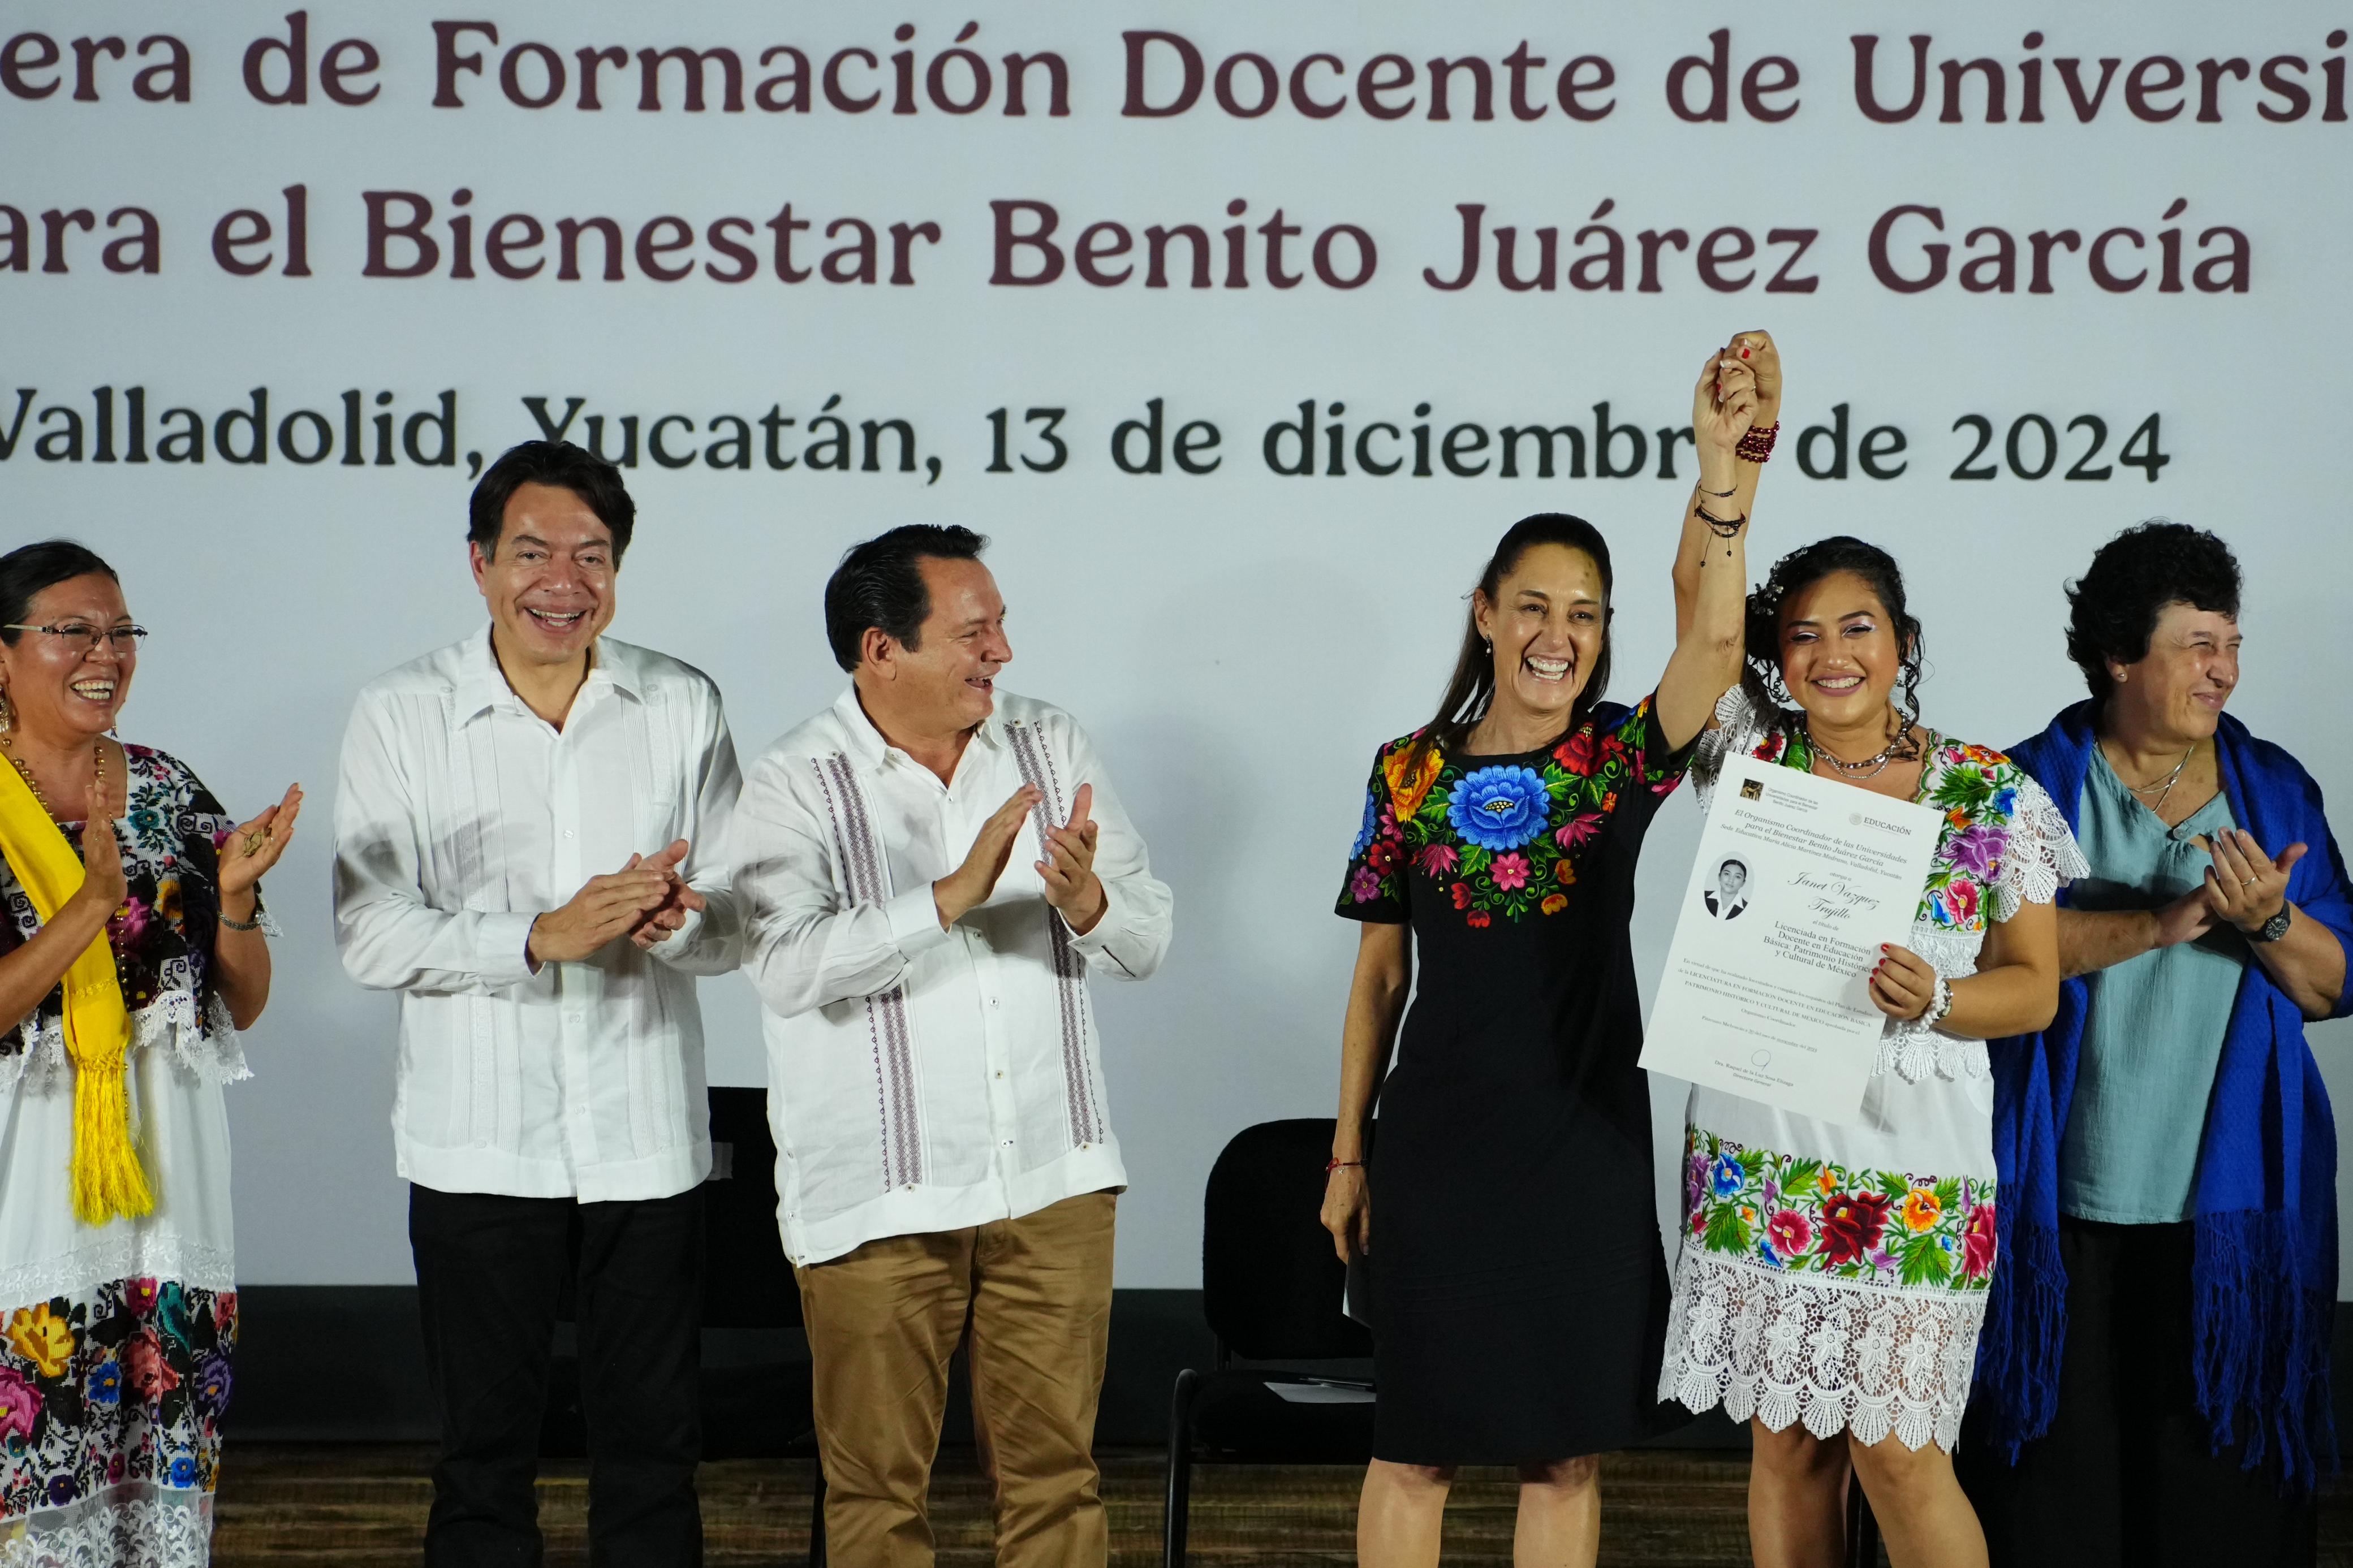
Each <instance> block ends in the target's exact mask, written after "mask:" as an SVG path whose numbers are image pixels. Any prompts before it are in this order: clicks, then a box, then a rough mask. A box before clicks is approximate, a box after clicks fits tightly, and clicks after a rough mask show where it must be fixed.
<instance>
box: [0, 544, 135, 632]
mask: <svg viewBox="0 0 2353 1568" xmlns="http://www.w3.org/2000/svg"><path fill="white" fill-rule="evenodd" d="M93 573H95V574H99V575H100V576H105V577H111V578H113V580H114V581H115V582H117V583H120V582H121V581H122V579H121V578H120V577H117V576H115V573H114V568H113V567H111V566H109V565H108V564H107V563H105V562H104V561H102V560H100V558H99V556H98V553H97V552H95V551H93V550H90V548H89V547H88V546H86V545H81V544H77V543H75V542H73V541H72V540H70V539H44V540H42V541H41V542H39V543H38V544H26V545H20V546H18V547H17V548H16V549H15V550H11V551H10V552H8V553H7V554H5V555H0V626H22V625H24V623H25V617H26V616H28V615H30V614H32V612H33V601H34V599H36V598H37V597H38V596H39V595H40V593H41V591H42V590H43V589H45V588H54V587H56V586H57V585H58V584H60V583H70V582H72V581H73V580H74V579H75V578H77V577H87V576H90V574H93ZM24 635H25V634H24V633H22V632H5V631H0V643H5V644H7V645H8V646H9V647H16V639H17V638H19V637H23V636H24Z"/></svg>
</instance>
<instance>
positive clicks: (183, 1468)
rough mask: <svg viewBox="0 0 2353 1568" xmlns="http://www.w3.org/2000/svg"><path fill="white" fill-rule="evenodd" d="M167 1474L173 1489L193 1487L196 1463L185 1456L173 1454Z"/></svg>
mask: <svg viewBox="0 0 2353 1568" xmlns="http://www.w3.org/2000/svg"><path fill="white" fill-rule="evenodd" d="M169 1474H170V1476H171V1480H172V1484H173V1485H174V1486H175V1487H192V1486H195V1484H196V1461H195V1459H193V1458H189V1457H188V1456H187V1455H185V1454H175V1455H174V1456H173V1457H172V1468H171V1470H170V1471H169Z"/></svg>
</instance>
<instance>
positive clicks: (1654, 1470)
mask: <svg viewBox="0 0 2353 1568" xmlns="http://www.w3.org/2000/svg"><path fill="white" fill-rule="evenodd" d="M429 1462H430V1455H429V1453H428V1451H427V1450H426V1449H423V1448H419V1447H343V1446H325V1445H320V1446H311V1447H297V1446H290V1445H285V1446H281V1445H250V1444H248V1445H232V1447H230V1450H229V1453H228V1456H227V1463H226V1464H225V1465H224V1467H223V1470H222V1481H221V1489H220V1497H219V1501H218V1514H217V1518H218V1525H217V1529H216V1535H215V1537H214V1546H213V1552H214V1557H213V1560H214V1562H215V1563H216V1564H219V1565H220V1568H280V1565H290V1564H295V1563H307V1564H317V1565H320V1568H327V1565H331V1564H332V1568H395V1565H397V1568H413V1565H414V1564H416V1563H418V1562H419V1561H420V1552H419V1550H418V1544H417V1543H418V1542H419V1540H420V1538H421V1537H422V1535H423V1532H424V1527H425V1510H426V1506H427V1501H428V1500H429V1499H430V1496H431V1486H430V1483H429V1482H428V1480H427V1467H428V1465H429ZM1362 1476H1363V1472H1362V1471H1360V1470H1357V1469H1355V1468H1311V1467H1286V1468H1274V1467H1239V1466H1216V1465H1208V1466H1203V1467H1201V1468H1199V1469H1198V1470H1197V1471H1196V1472H1195V1480H1194V1490H1193V1514H1192V1517H1193V1536H1192V1552H1191V1558H1190V1560H1191V1561H1192V1562H1193V1563H1197V1564H1220V1565H1222V1564H1242V1563H1250V1564H1270V1565H1275V1564H1280V1565H1283V1568H1344V1565H1346V1564H1352V1563H1354V1562H1355V1560H1356V1554H1355V1550H1354V1546H1353V1542H1352V1534H1353V1531H1354V1528H1355V1522H1356V1487H1357V1484H1358V1482H1359V1481H1360V1480H1361V1479H1362ZM1160 1478H1161V1467H1160V1458H1159V1456H1157V1455H1156V1454H1146V1453H1129V1454H1114V1455H1111V1456H1108V1457H1107V1458H1105V1459H1104V1462H1103V1495H1104V1499H1105V1500H1106V1502H1107V1503H1108V1504H1109V1506H1110V1510H1111V1521H1112V1562H1113V1564H1115V1565H1118V1568H1145V1564H1148V1563H1158V1562H1159V1560H1160V1559H1159V1545H1158V1542H1159V1535H1160V1495H1161V1492H1160V1488H1161V1479H1160ZM810 1483H811V1474H810V1468H809V1466H808V1465H807V1464H806V1463H789V1462H779V1461H772V1460H730V1461H725V1462H722V1463H714V1464H708V1465H705V1466H704V1467H703V1468H702V1518H703V1529H704V1531H705V1536H706V1540H707V1543H708V1545H707V1556H708V1561H709V1562H710V1563H712V1565H713V1568H787V1565H789V1568H799V1565H800V1564H801V1563H802V1562H803V1561H804V1560H805V1558H804V1554H805V1553H806V1552H807V1550H808V1516H809V1490H810ZM1747 1485H1748V1464H1747V1459H1746V1456H1745V1455H1739V1454H1721V1453H1714V1452H1694V1451H1690V1450H1681V1451H1678V1450H1671V1449H1654V1450H1647V1451H1643V1452H1640V1453H1629V1454H1619V1455H1613V1456H1611V1457H1610V1458H1609V1459H1607V1460H1605V1461H1604V1463H1603V1468H1602V1494H1603V1500H1604V1501H1603V1508H1604V1510H1605V1513H1604V1519H1605V1521H1606V1522H1605V1525H1604V1529H1603V1533H1602V1549H1601V1561H1602V1563H1604V1564H1625V1565H1628V1568H1631V1565H1633V1564H1641V1565H1643V1568H1737V1565H1745V1564H1746V1563H1747V1562H1748V1535H1747V1529H1746V1492H1747ZM1514 1491H1515V1489H1514V1485H1513V1482H1512V1479H1511V1477H1510V1476H1509V1474H1508V1473H1507V1472H1504V1471H1477V1470H1472V1471H1466V1472H1465V1473H1464V1476H1463V1479H1462V1480H1461V1482H1459V1483H1458V1484H1457V1486H1456V1489H1455V1493H1454V1498H1453V1500H1452V1502H1451V1506H1450V1507H1449V1509H1448V1510H1447V1523H1446V1547H1447V1550H1446V1561H1447V1563H1449V1564H1455V1563H1463V1564H1471V1563H1479V1564H1490V1563H1492V1564H1503V1563H1509V1562H1510V1561H1511V1542H1512V1510H1513V1506H1514ZM932 1497H933V1505H932V1519H933V1527H934V1530H935V1531H937V1534H938V1539H939V1543H940V1552H939V1561H940V1563H942V1564H943V1565H944V1568H950V1565H953V1568H963V1565H965V1564H984V1563H987V1562H988V1561H989V1550H988V1523H987V1519H988V1505H987V1495H986V1493H985V1491H984V1489H983V1486H982V1482H981V1479H980V1477H979V1475H978V1473H977V1472H976V1470H975V1469H974V1468H973V1465H972V1461H971V1453H970V1450H968V1449H965V1450H956V1449H950V1450H949V1451H948V1452H947V1453H946V1454H944V1456H943V1458H942V1462H941V1466H940V1468H939V1470H938V1472H937V1473H936V1475H935V1476H934V1484H933V1493H932ZM540 1518H541V1523H542V1527H543V1529H544V1530H545V1531H546V1532H547V1537H548V1548H549V1551H548V1555H547V1563H548V1568H585V1565H586V1562H587V1549H586V1523H587V1485H586V1472H585V1468H584V1467H582V1466H581V1465H580V1464H578V1463H576V1462H552V1463H551V1464H550V1465H549V1467H548V1473H546V1474H545V1475H544V1476H543V1478H542V1479H541V1481H540ZM2320 1561H2321V1563H2322V1564H2323V1568H2353V1488H2348V1487H2347V1486H2346V1485H2345V1484H2344V1483H2342V1482H2340V1483H2339V1485H2338V1487H2337V1489H2335V1490H2333V1491H2332V1492H2331V1494H2330V1495H2329V1496H2328V1498H2327V1500H2326V1502H2325V1504H2324V1511H2323V1514H2322V1527H2321V1553H2320Z"/></svg>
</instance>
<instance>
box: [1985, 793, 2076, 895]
mask: <svg viewBox="0 0 2353 1568" xmlns="http://www.w3.org/2000/svg"><path fill="white" fill-rule="evenodd" d="M2015 777H2016V779H2017V786H2016V787H2017V790H2018V799H2017V802H2016V804H2015V805H2012V806H2011V808H2010V844H2009V846H2008V849H2007V852H2006V853H2005V854H2004V855H2003V856H2002V864H2001V874H2000V876H1999V877H1998V878H1997V879H1995V881H1994V907H1993V918H1994V919H1996V920H1998V921H2006V920H2008V919H2010V917H2011V916H2012V915H2015V914H2016V913H2018V911H2019V910H2020V908H2021V907H2022V906H2023V905H2026V904H2047V903H2051V902H2052V901H2054V900H2057V898H2058V897H2059V889H2060V886H2061V884H2063V883H2066V882H2072V881H2073V880H2074V879H2076V878H2078V877H2084V876H2089V875H2090V874H2091V870H2092V867H2091V863H2090V862H2089V861H2087V860H2085V859H2084V851H2083V849H2082V848H2081V847H2079V846H2078V845H2077V844H2076V842H2075V836H2074V834H2073V833H2072V832H2070V831H2068V827H2067V818H2066V816H2064V815H2063V814H2062V813H2061V811H2060V810H2059V803H2058V802H2056V801H2054V800H2052V798H2051V796H2050V795H2049V793H2048V792H2046V791H2045V790H2044V789H2043V787H2042V785H2041V784H2036V783H2035V782H2034V780H2033V779H2031V777H2029V776H2028V775H2027V774H2026V773H2025V771H2024V770H2023V769H2020V770H2016V772H2015Z"/></svg>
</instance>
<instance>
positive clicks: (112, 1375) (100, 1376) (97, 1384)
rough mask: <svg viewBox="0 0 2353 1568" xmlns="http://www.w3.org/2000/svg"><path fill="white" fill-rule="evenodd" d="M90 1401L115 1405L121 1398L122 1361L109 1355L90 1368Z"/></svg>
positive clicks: (97, 1403) (96, 1403)
mask: <svg viewBox="0 0 2353 1568" xmlns="http://www.w3.org/2000/svg"><path fill="white" fill-rule="evenodd" d="M89 1388H90V1403H91V1404H92V1405H116V1404H120V1403H121V1399H122V1363H121V1362H118V1361H116V1360H114V1359H113V1358H112V1357H109V1358H108V1359H107V1360H105V1361H102V1362H100V1363H98V1364H97V1365H96V1366H94V1367H92V1368H91V1369H90V1384H89Z"/></svg>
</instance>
